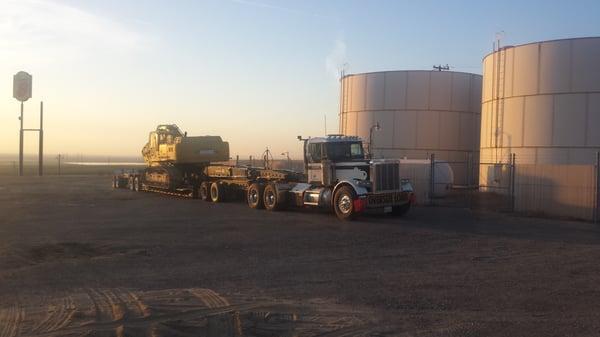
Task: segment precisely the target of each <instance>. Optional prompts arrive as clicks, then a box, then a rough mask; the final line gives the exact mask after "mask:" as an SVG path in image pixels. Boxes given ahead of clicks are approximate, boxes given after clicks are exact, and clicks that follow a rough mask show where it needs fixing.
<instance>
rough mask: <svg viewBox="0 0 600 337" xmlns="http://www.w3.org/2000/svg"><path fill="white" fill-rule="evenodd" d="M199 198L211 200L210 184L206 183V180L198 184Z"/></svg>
mask: <svg viewBox="0 0 600 337" xmlns="http://www.w3.org/2000/svg"><path fill="white" fill-rule="evenodd" d="M199 193H200V199H202V200H204V201H211V200H210V185H209V183H208V181H203V182H202V183H201V184H200V191H199Z"/></svg>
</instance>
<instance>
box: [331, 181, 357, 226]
mask: <svg viewBox="0 0 600 337" xmlns="http://www.w3.org/2000/svg"><path fill="white" fill-rule="evenodd" d="M355 199H356V193H355V192H354V190H353V189H352V188H351V187H349V186H342V187H340V188H339V189H338V190H337V191H336V192H335V196H334V197H333V208H334V210H335V215H337V217H338V218H339V219H341V220H352V219H354V218H355V217H356V212H355V211H354V200H355Z"/></svg>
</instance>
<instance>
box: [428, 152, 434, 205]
mask: <svg viewBox="0 0 600 337" xmlns="http://www.w3.org/2000/svg"><path fill="white" fill-rule="evenodd" d="M429 158H430V159H429V160H430V163H429V202H430V204H431V205H433V194H434V193H435V153H432V154H431V156H430V157H429Z"/></svg>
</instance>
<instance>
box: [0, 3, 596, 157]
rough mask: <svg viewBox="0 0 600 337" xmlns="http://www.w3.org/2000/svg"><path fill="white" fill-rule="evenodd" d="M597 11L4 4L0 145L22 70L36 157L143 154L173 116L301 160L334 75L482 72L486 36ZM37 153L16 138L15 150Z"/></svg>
mask: <svg viewBox="0 0 600 337" xmlns="http://www.w3.org/2000/svg"><path fill="white" fill-rule="evenodd" d="M598 10H600V4H599V3H597V2H593V1H577V2H570V3H568V4H567V3H562V2H542V1H532V2H527V3H523V2H516V1H508V2H505V3H502V4H487V3H478V2H470V1H455V2H447V3H444V5H440V3H439V2H435V1H425V2H419V3H411V2H392V1H390V2H387V1H383V2H377V3H372V2H367V3H365V2H360V1H330V2H320V1H303V2H295V1H266V0H261V1H249V0H229V1H216V0H207V1H200V2H192V3H190V2H175V3H172V2H163V1H149V2H146V3H145V4H144V6H143V7H140V6H139V5H137V4H136V3H135V2H119V1H100V0H92V1H87V2H85V3H81V2H77V1H74V0H63V1H52V0H7V1H4V2H2V3H0V46H1V47H2V49H3V50H5V51H6V52H4V53H2V54H0V79H1V80H0V93H2V94H1V95H3V97H4V99H2V100H0V112H1V113H0V123H2V125H4V126H5V130H7V131H6V132H4V133H2V134H0V144H2V145H0V152H2V153H7V155H12V154H13V153H14V154H15V155H16V153H17V152H18V127H19V125H18V119H17V117H18V113H19V103H18V102H17V101H16V100H15V99H13V98H12V97H11V94H12V76H13V75H14V74H15V73H16V72H18V71H21V70H23V71H27V72H29V73H30V74H32V75H33V98H32V99H30V100H29V101H27V102H25V127H26V128H36V127H37V123H38V106H39V102H40V101H41V100H43V101H44V122H45V152H47V153H56V154H58V153H85V154H86V156H99V157H119V156H123V157H141V155H140V154H139V153H140V150H141V148H142V146H143V145H144V144H145V143H146V140H147V137H148V133H149V132H150V131H152V130H154V129H155V127H156V125H158V124H163V123H175V124H178V125H179V127H180V128H181V129H182V130H186V131H188V133H189V134H190V135H198V136H199V135H219V136H221V137H222V138H223V139H224V140H225V141H228V142H229V143H230V148H231V156H232V157H234V158H235V156H236V155H239V156H240V157H244V158H246V157H248V156H250V155H252V156H254V157H257V156H260V154H261V153H262V152H263V151H264V149H265V148H266V147H269V148H270V149H271V150H272V152H273V153H274V154H277V155H279V154H280V153H283V152H286V151H289V153H290V155H291V157H292V158H293V159H299V158H301V153H302V152H301V149H302V147H301V144H299V143H298V142H297V140H296V138H295V137H296V135H303V136H320V135H323V134H325V133H338V132H339V130H338V125H339V121H338V113H339V89H340V88H339V80H338V78H339V74H340V72H341V71H342V70H343V71H345V73H346V74H353V73H363V72H374V71H385V70H405V69H415V70H431V69H432V66H433V65H436V64H449V65H450V66H451V70H452V71H463V72H469V73H476V74H481V72H482V66H481V60H482V58H483V56H484V55H486V54H487V53H489V52H490V51H491V50H492V44H493V41H494V38H495V36H496V34H497V33H499V32H502V31H503V32H504V33H503V35H504V38H503V40H502V43H503V45H516V44H523V43H530V42H535V41H541V40H553V39H561V38H572V37H584V36H598V35H600V22H599V21H598V20H597V18H596V15H595V13H597V12H598ZM406 13H410V15H406ZM325 119H326V122H325ZM325 124H326V126H325ZM36 152H37V135H35V134H32V133H28V134H27V135H26V138H25V153H26V154H34V153H36Z"/></svg>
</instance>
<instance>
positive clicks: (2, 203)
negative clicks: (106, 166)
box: [0, 176, 600, 337]
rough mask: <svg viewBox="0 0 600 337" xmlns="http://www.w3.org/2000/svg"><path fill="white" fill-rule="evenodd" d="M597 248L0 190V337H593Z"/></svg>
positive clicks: (432, 214)
mask: <svg viewBox="0 0 600 337" xmlns="http://www.w3.org/2000/svg"><path fill="white" fill-rule="evenodd" d="M599 244H600V231H599V230H598V228H596V227H595V226H594V225H592V224H587V223H581V222H568V221H558V220H545V219H534V218H519V217H514V216H509V215H506V214H494V213H478V212H472V211H468V210H464V209H453V208H425V207H423V208H420V207H417V208H415V209H413V210H411V212H410V213H409V214H408V215H406V216H404V217H402V218H393V217H389V216H384V215H371V216H368V217H362V218H361V219H359V220H358V221H355V222H350V223H345V222H340V221H338V220H337V219H336V218H335V217H334V216H332V215H330V214H326V213H321V212H314V211H313V212H305V211H287V212H281V213H269V212H266V211H255V210H251V209H249V208H248V207H246V206H245V205H244V204H242V203H224V204H211V203H206V202H202V201H199V200H191V199H181V198H175V197H168V196H162V195H156V194H150V193H135V192H130V191H127V190H112V189H111V188H110V179H109V178H108V177H98V176H95V177H93V176H69V177H66V176H65V177H45V178H39V177H26V178H21V179H19V178H15V177H0V337H9V336H211V337H212V336H261V337H266V336H289V337H291V336H371V337H374V336H597V335H598V333H599V331H600V286H599V285H600V263H598V261H600V249H599V247H600V245H599Z"/></svg>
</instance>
